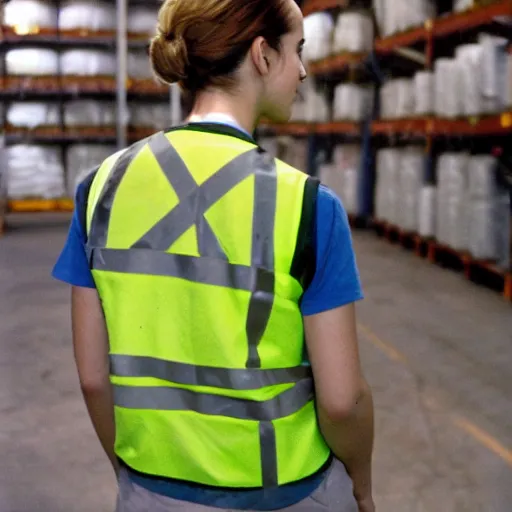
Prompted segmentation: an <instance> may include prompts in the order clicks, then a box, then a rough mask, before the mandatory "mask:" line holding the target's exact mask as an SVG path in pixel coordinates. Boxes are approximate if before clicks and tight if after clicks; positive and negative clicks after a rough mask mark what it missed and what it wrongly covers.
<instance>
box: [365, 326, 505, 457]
mask: <svg viewBox="0 0 512 512" xmlns="http://www.w3.org/2000/svg"><path fill="white" fill-rule="evenodd" d="M357 328H358V330H359V331H360V332H362V333H363V334H364V336H365V337H366V339H367V340H368V341H369V342H370V343H371V344H372V345H374V346H375V347H377V348H378V349H379V350H381V351H382V352H384V354H386V355H387V356H388V358H389V359H391V360H392V361H396V362H398V363H401V364H403V365H409V361H408V359H407V357H406V356H405V355H404V354H402V352H400V351H399V350H398V349H397V348H395V347H394V346H393V345H392V344H391V343H389V342H387V341H384V340H382V339H381V338H380V337H379V336H377V335H376V334H375V333H374V332H373V331H372V330H371V329H370V328H369V327H368V326H367V325H365V324H362V323H360V322H358V324H357ZM429 400H430V401H431V402H432V400H433V399H431V398H430V399H429ZM430 405H436V408H437V405H438V404H433V403H431V404H430ZM450 421H451V423H452V424H453V425H454V426H455V427H457V428H458V429H460V430H463V431H464V432H465V433H466V434H468V435H470V436H471V437H472V438H473V439H475V440H476V441H478V442H479V443H480V444H481V445H482V446H484V447H485V448H487V449H488V450H490V451H491V452H493V453H494V454H496V455H497V456H498V457H500V458H501V459H502V460H503V461H505V462H506V463H507V464H508V465H509V466H512V450H509V449H508V448H506V447H505V446H503V445H502V444H501V443H500V442H499V441H498V440H497V439H496V438H494V437H493V436H491V434H489V433H487V432H485V431H484V430H483V429H481V428H480V427H477V426H476V425H475V424H474V423H473V422H471V421H469V420H468V419H466V418H464V417H463V416H460V415H454V416H451V417H450Z"/></svg>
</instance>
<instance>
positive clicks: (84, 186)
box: [75, 166, 99, 233]
mask: <svg viewBox="0 0 512 512" xmlns="http://www.w3.org/2000/svg"><path fill="white" fill-rule="evenodd" d="M98 170H99V166H98V167H96V168H94V169H93V170H92V171H91V172H90V173H89V174H88V175H87V176H86V178H85V179H84V180H83V181H82V182H81V183H80V184H79V185H78V188H77V191H76V195H75V209H76V211H77V213H78V221H79V222H80V227H81V228H82V232H83V233H87V205H88V202H89V192H90V191H91V186H92V183H93V181H94V178H95V177H96V174H97V173H98Z"/></svg>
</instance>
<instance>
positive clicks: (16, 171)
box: [5, 144, 65, 199]
mask: <svg viewBox="0 0 512 512" xmlns="http://www.w3.org/2000/svg"><path fill="white" fill-rule="evenodd" d="M5 158H6V168H7V194H8V196H9V197H10V198H13V199H23V198H27V197H42V198H44V199H54V198H58V197H62V196H63V195H64V190H65V186H64V164H63V161H62V150H61V148H60V147H47V146H37V145H33V144H16V145H13V146H10V147H8V148H6V149H5Z"/></svg>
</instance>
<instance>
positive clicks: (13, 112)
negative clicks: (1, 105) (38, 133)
mask: <svg viewBox="0 0 512 512" xmlns="http://www.w3.org/2000/svg"><path fill="white" fill-rule="evenodd" d="M7 123H8V124H9V125H10V126H13V127H16V128H27V129H30V130H33V129H34V128H38V127H41V126H58V125H59V124H60V114H59V105H58V104H57V103H51V102H48V103H37V102H33V101H23V102H21V101H19V102H13V103H11V104H10V105H9V106H8V107H7Z"/></svg>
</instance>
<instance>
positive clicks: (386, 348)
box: [357, 322, 408, 364]
mask: <svg viewBox="0 0 512 512" xmlns="http://www.w3.org/2000/svg"><path fill="white" fill-rule="evenodd" d="M357 328H358V329H359V330H360V331H361V332H362V333H363V334H364V335H365V336H366V338H367V339H368V341H369V342H370V343H372V344H373V345H375V346H376V347H377V348H378V349H380V350H381V351H382V352H384V353H385V354H386V355H387V356H388V357H389V358H390V359H392V360H393V361H397V362H399V363H402V364H408V361H407V357H406V356H405V355H404V354H402V352H400V351H399V350H397V349H396V348H395V347H394V346H393V345H391V344H390V343H388V342H386V341H384V340H382V339H380V338H379V337H378V336H377V335H376V334H375V333H374V332H373V331H372V330H371V329H370V328H369V327H367V326H366V325H364V324H362V323H360V322H359V323H358V324H357Z"/></svg>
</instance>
